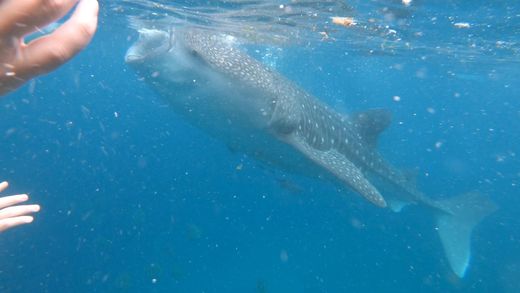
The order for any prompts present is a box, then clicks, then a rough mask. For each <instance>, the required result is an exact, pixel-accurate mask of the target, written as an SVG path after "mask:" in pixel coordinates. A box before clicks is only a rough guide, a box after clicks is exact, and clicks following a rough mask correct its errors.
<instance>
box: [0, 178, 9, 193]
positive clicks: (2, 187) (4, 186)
mask: <svg viewBox="0 0 520 293" xmlns="http://www.w3.org/2000/svg"><path fill="white" fill-rule="evenodd" d="M8 186H9V183H7V181H4V182H2V183H0V192H2V191H4V190H5V189H6V188H7V187H8Z"/></svg>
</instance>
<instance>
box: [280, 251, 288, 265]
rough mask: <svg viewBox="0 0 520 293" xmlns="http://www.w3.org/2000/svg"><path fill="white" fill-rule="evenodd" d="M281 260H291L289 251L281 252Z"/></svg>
mask: <svg viewBox="0 0 520 293" xmlns="http://www.w3.org/2000/svg"><path fill="white" fill-rule="evenodd" d="M280 260H281V261H282V262H287V261H288V260H289V255H288V254H287V251H286V250H285V249H283V250H282V251H280Z"/></svg>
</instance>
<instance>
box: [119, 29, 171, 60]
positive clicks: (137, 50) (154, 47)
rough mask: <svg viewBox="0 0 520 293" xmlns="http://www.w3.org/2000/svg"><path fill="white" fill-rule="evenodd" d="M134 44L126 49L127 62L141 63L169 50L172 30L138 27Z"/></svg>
mask: <svg viewBox="0 0 520 293" xmlns="http://www.w3.org/2000/svg"><path fill="white" fill-rule="evenodd" d="M138 32H139V39H138V41H137V42H136V44H135V45H134V46H132V47H130V48H129V49H128V51H127V52H126V55H125V62H126V63H127V64H132V63H141V62H143V61H144V60H147V59H150V58H153V57H155V56H158V55H161V54H164V53H167V52H170V51H171V50H172V48H173V45H174V42H175V38H174V31H173V29H170V30H169V31H168V32H165V31H162V30H156V29H140V30H139V31H138Z"/></svg>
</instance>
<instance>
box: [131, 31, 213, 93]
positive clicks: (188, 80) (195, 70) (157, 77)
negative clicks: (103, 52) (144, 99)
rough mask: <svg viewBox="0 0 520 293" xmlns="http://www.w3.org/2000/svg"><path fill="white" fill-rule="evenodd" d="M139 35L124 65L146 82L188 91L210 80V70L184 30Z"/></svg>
mask: <svg viewBox="0 0 520 293" xmlns="http://www.w3.org/2000/svg"><path fill="white" fill-rule="evenodd" d="M138 32H139V38H138V39H137V41H136V42H135V43H134V44H132V46H131V47H130V48H129V49H128V50H127V52H126V55H125V62H126V63H127V64H128V65H129V66H130V67H132V68H133V69H134V70H136V71H137V72H138V73H139V75H140V76H141V77H142V78H144V79H145V80H147V81H148V82H151V83H156V84H157V83H159V84H161V85H165V84H168V87H170V88H176V89H178V90H179V89H185V90H190V89H194V88H197V87H200V86H202V85H204V84H205V81H207V80H208V79H209V78H210V77H208V74H209V73H210V72H211V70H208V68H207V66H206V63H205V62H204V60H203V58H201V56H200V55H199V54H197V52H196V51H195V50H194V49H193V48H192V46H191V43H190V42H188V41H187V40H186V33H185V32H184V31H183V30H175V29H171V30H169V31H164V30H157V29H140V30H139V31H138ZM166 80H167V83H165V81H166ZM194 81H197V82H194Z"/></svg>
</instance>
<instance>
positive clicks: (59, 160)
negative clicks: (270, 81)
mask: <svg viewBox="0 0 520 293" xmlns="http://www.w3.org/2000/svg"><path fill="white" fill-rule="evenodd" d="M171 2H173V1H103V2H101V3H100V4H101V12H100V24H99V30H98V32H97V34H96V36H95V38H94V40H93V41H92V43H91V44H90V46H89V47H88V48H87V49H86V50H85V51H84V52H82V53H81V54H79V55H78V56H77V57H76V58H75V59H74V60H72V62H70V63H68V64H67V65H65V66H63V67H62V68H60V69H59V70H57V71H56V72H54V73H51V74H49V75H47V76H44V77H41V78H38V79H36V80H33V81H31V82H29V83H28V84H27V85H26V86H25V87H23V88H21V89H19V90H18V91H16V92H14V93H12V94H10V95H8V96H6V97H3V98H2V99H1V100H0V117H1V119H0V137H1V140H0V180H7V181H9V182H10V188H9V190H8V192H7V193H6V194H15V193H29V194H30V195H31V200H32V202H34V203H39V204H40V205H41V206H42V211H41V212H40V213H38V214H37V215H36V217H35V222H34V223H33V224H31V225H28V226H24V227H21V228H18V229H14V230H12V231H8V232H6V233H3V234H1V235H0V292H262V293H264V292H419V291H420V292H520V220H519V217H518V215H519V212H520V197H519V184H520V160H519V157H518V156H519V155H520V154H519V153H520V149H519V145H520V2H516V1H481V0H479V1H455V0H451V1H426V0H423V1H419V0H414V1H412V2H410V4H409V5H406V4H405V3H403V2H407V1H382V0H379V1H361V0H359V1H351V2H343V1H286V2H287V3H285V2H283V1H175V3H171ZM291 5H293V6H294V7H295V8H297V11H304V13H303V14H304V15H306V16H310V17H307V18H305V17H301V15H302V14H301V13H295V16H294V15H292V14H290V13H287V15H281V14H280V13H279V12H276V11H277V10H276V9H277V7H278V8H279V9H282V8H283V10H284V11H285V12H287V10H286V9H285V8H287V7H288V6H289V7H290V6H291ZM252 7H253V8H258V9H257V10H254V11H255V14H254V15H252V14H248V12H250V11H252V10H251V9H252ZM260 8H261V9H260ZM273 11H274V12H273ZM198 12H204V14H200V15H199V14H197V13H198ZM240 13H242V14H240ZM237 15H238V16H237ZM166 16H168V17H166ZM333 16H347V17H353V19H354V20H355V21H356V22H357V24H356V25H354V26H353V27H349V26H341V25H334V24H333V23H331V18H330V17H333ZM226 17H227V18H226ZM284 17H285V18H284ZM135 19H140V21H142V22H146V23H148V24H150V23H154V22H157V23H161V24H162V25H164V24H172V25H181V24H182V25H188V24H196V25H201V26H204V25H207V26H211V27H212V28H214V29H216V30H219V29H221V30H222V31H225V32H227V33H234V32H236V33H237V34H239V35H241V36H242V37H244V38H249V40H251V43H250V44H249V45H246V46H245V48H246V49H247V50H248V52H250V53H251V55H253V56H255V57H256V58H258V59H259V60H261V61H263V62H265V64H266V65H268V66H271V67H273V68H275V69H276V70H278V71H280V72H281V73H282V74H284V75H285V76H286V77H288V78H289V79H291V80H293V81H295V82H296V83H297V84H299V85H302V86H303V88H305V89H306V90H307V91H309V92H310V93H312V94H313V95H315V96H317V97H319V98H320V99H322V100H323V101H324V102H326V103H328V104H329V105H331V106H333V107H334V108H335V109H336V110H337V111H339V112H344V113H349V112H353V111H362V110H366V109H370V108H386V109H389V110H391V111H392V113H393V123H392V125H391V126H390V128H389V129H387V130H386V131H385V132H384V133H383V135H382V137H381V138H380V141H379V144H380V146H379V149H380V151H381V153H382V154H383V156H385V157H386V158H387V159H388V160H389V161H390V162H392V163H393V164H394V165H395V166H398V167H401V168H404V169H415V170H417V172H418V179H417V180H418V186H419V189H420V190H422V191H423V192H424V193H426V194H427V195H428V196H430V197H432V198H443V197H449V196H454V195H457V194H461V193H464V192H467V191H471V190H478V191H480V192H482V193H484V194H486V195H487V196H489V198H491V199H492V200H493V201H494V202H495V203H496V204H497V205H498V206H499V207H500V208H499V210H498V211H497V212H495V213H494V214H492V215H491V216H489V217H487V218H486V219H485V220H484V221H483V222H482V223H481V224H480V225H479V226H477V228H476V229H475V231H474V233H473V238H472V249H473V255H472V259H471V264H470V268H469V270H468V272H467V274H466V277H465V278H463V279H459V278H457V277H456V276H455V275H454V274H453V273H452V272H451V271H450V268H449V266H448V264H447V261H446V260H445V259H444V255H443V251H442V246H441V243H440V241H439V239H438V236H437V233H436V231H435V229H434V223H433V220H432V217H431V216H430V214H429V213H427V212H425V211H424V210H422V209H420V208H416V207H410V208H407V209H405V210H403V211H402V212H401V213H393V212H391V211H387V210H384V209H379V208H377V207H375V206H373V205H371V204H370V203H368V202H366V201H365V200H363V199H362V198H361V197H360V196H358V195H357V194H355V193H354V192H352V191H350V190H348V189H342V190H338V188H337V187H336V186H334V185H332V184H329V183H328V182H323V181H320V180H318V179H310V178H306V177H301V176H297V175H293V174H288V173H285V172H283V171H279V170H273V169H271V168H266V167H265V166H263V165H262V164H260V163H258V162H256V161H254V160H252V159H251V158H248V157H246V156H244V155H243V154H240V153H236V152H233V151H232V150H230V149H229V148H228V147H227V146H226V145H225V144H223V143H222V142H220V141H218V140H215V139H213V138H212V137H210V136H208V135H206V134H205V133H204V132H202V131H201V130H199V129H197V128H194V127H193V126H191V125H189V124H188V123H187V122H186V121H184V120H183V119H182V118H181V117H179V116H177V115H176V114H175V112H174V111H173V110H172V109H171V108H170V106H168V105H167V103H166V102H165V101H162V100H161V99H160V97H158V96H157V95H156V94H155V93H154V92H153V91H152V90H151V89H150V88H148V87H147V86H146V84H145V83H144V82H142V81H140V80H139V79H138V77H137V75H136V74H135V73H134V72H133V71H132V70H130V69H129V68H128V66H127V65H126V64H125V62H124V55H125V52H126V50H127V49H128V47H129V46H131V44H132V43H133V42H134V41H135V40H136V38H137V33H136V31H135V28H136V27H135V26H136V23H139V22H136V20H135ZM280 19H283V21H280ZM215 24H216V25H215ZM231 24H232V25H231ZM247 25H250V26H251V27H255V28H256V29H257V31H255V30H254V29H253V30H248V29H247ZM284 36H288V38H287V39H284V38H283V37H284Z"/></svg>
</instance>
